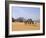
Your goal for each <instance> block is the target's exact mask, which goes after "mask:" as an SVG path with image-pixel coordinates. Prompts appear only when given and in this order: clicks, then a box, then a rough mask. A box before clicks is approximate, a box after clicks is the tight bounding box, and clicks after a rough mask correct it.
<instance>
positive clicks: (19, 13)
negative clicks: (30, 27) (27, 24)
mask: <svg viewBox="0 0 46 38" xmlns="http://www.w3.org/2000/svg"><path fill="white" fill-rule="evenodd" d="M12 17H13V18H15V19H16V18H18V17H24V18H25V19H28V18H31V19H32V20H37V19H40V8H36V7H16V6H13V7H12Z"/></svg>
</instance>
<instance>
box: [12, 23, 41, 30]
mask: <svg viewBox="0 0 46 38" xmlns="http://www.w3.org/2000/svg"><path fill="white" fill-rule="evenodd" d="M26 30H40V24H25V23H22V22H21V23H20V22H12V31H26Z"/></svg>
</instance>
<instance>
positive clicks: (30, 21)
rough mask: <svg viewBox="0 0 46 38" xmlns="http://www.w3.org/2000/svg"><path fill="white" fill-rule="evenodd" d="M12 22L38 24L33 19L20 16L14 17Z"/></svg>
mask: <svg viewBox="0 0 46 38" xmlns="http://www.w3.org/2000/svg"><path fill="white" fill-rule="evenodd" d="M12 22H24V23H25V24H36V23H35V22H34V21H33V20H32V19H27V20H25V19H24V18H18V19H14V18H12Z"/></svg>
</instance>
